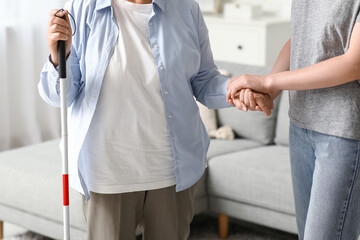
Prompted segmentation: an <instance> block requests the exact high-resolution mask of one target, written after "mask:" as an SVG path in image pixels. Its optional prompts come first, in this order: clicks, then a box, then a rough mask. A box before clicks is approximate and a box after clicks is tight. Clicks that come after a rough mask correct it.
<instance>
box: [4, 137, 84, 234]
mask: <svg viewBox="0 0 360 240" xmlns="http://www.w3.org/2000/svg"><path fill="white" fill-rule="evenodd" d="M59 142H60V140H54V141H49V142H45V143H41V144H36V145H33V146H29V147H24V148H19V149H14V150H10V151H5V152H1V153H0V176H2V178H1V181H0V189H1V190H2V191H1V194H0V203H1V204H4V205H7V206H9V207H13V208H15V209H17V210H20V211H25V212H28V213H30V214H34V215H37V216H42V217H44V218H47V219H49V220H52V221H56V222H60V223H61V222H62V218H63V212H62V211H63V210H62V204H63V202H62V174H61V154H60V149H59ZM70 224H71V225H72V226H73V227H75V228H78V229H82V230H85V222H84V215H83V212H82V206H81V195H80V193H78V192H77V191H74V190H72V189H70Z"/></svg>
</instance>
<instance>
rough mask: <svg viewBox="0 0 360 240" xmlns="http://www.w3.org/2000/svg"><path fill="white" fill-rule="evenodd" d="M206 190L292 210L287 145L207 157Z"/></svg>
mask: <svg viewBox="0 0 360 240" xmlns="http://www.w3.org/2000/svg"><path fill="white" fill-rule="evenodd" d="M208 193H209V195H212V196H216V197H220V198H225V199H229V200H232V201H237V202H241V203H246V204H250V205H253V206H258V207H263V208H267V209H272V210H275V211H280V212H284V213H288V214H295V210H294V201H293V194H292V184H291V173H290V160H289V149H288V148H287V147H284V146H265V147H260V148H254V149H249V150H245V151H239V152H234V153H230V154H226V155H220V156H217V157H214V158H212V159H210V161H209V168H208Z"/></svg>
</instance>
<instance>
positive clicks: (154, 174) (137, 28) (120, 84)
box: [83, 0, 175, 194]
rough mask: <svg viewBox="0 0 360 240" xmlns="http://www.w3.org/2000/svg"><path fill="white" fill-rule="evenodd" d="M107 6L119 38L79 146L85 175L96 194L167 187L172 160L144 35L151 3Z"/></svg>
mask: <svg viewBox="0 0 360 240" xmlns="http://www.w3.org/2000/svg"><path fill="white" fill-rule="evenodd" d="M112 4H113V8H114V13H115V17H116V20H117V23H118V27H119V38H118V42H117V44H116V47H115V50H114V54H113V56H112V57H111V59H110V62H109V65H108V68H107V71H106V74H105V77H104V80H103V84H102V88H101V92H100V97H99V100H98V103H97V106H96V111H95V115H94V117H93V119H92V122H91V125H90V129H89V132H88V134H87V136H86V139H85V141H87V144H84V145H83V146H87V147H85V148H84V149H83V153H84V154H86V173H85V174H86V176H84V178H87V180H88V182H89V186H88V187H89V190H90V191H92V192H97V193H109V194H110V193H124V192H135V191H145V190H153V189H159V188H165V187H169V186H172V185H175V173H174V160H173V159H174V158H173V152H172V148H171V144H170V137H169V132H168V129H167V124H166V119H165V109H164V103H163V101H162V96H161V91H160V80H159V76H158V72H157V67H156V63H155V59H154V57H153V54H152V49H151V46H150V39H149V31H148V22H149V18H150V14H151V12H152V4H134V3H131V2H128V1H126V0H113V2H112Z"/></svg>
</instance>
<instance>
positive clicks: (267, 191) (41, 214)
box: [0, 69, 296, 240]
mask: <svg viewBox="0 0 360 240" xmlns="http://www.w3.org/2000/svg"><path fill="white" fill-rule="evenodd" d="M264 71H265V70H264ZM245 72H246V70H245ZM247 72H250V73H251V69H250V70H249V71H247ZM275 105H276V109H275V110H274V112H273V114H272V116H271V117H270V118H267V117H265V115H264V114H263V113H259V112H249V113H244V112H240V111H238V110H236V109H235V108H232V109H223V110H218V111H217V117H218V123H219V125H227V126H230V127H232V128H233V130H234V132H235V134H236V136H237V137H236V139H235V140H211V144H210V148H209V152H208V160H209V162H208V169H207V172H206V174H205V175H204V177H203V178H202V179H201V181H200V184H199V188H198V192H197V196H196V202H195V209H196V213H201V212H205V211H210V212H212V213H219V214H221V215H220V216H221V219H222V220H221V221H223V219H225V222H222V223H221V224H220V225H221V226H222V228H225V229H220V231H221V232H223V233H224V232H225V235H226V224H227V223H226V219H227V216H229V217H232V218H236V219H241V220H244V221H248V222H252V223H256V224H260V225H264V226H268V227H271V228H275V229H280V230H283V231H286V232H291V233H296V224H295V211H294V203H293V197H292V186H291V175H290V163H289V153H288V125H289V123H288V116H287V112H288V97H287V96H286V95H285V96H284V95H283V96H282V97H281V99H280V104H279V100H277V102H276V104H275ZM58 144H59V140H53V141H49V142H44V143H41V144H37V145H34V146H28V147H24V148H20V149H15V150H10V151H6V152H2V153H0V176H1V181H0V189H1V194H0V220H2V221H5V222H10V223H14V224H17V225H19V226H22V227H24V228H26V229H29V230H32V231H34V232H38V233H40V234H43V235H45V236H48V237H51V238H54V239H62V185H61V184H62V176H61V158H60V152H59V148H58ZM70 221H71V236H72V237H71V239H74V240H77V239H79V240H80V239H85V231H86V230H85V224H84V217H83V212H82V207H81V198H80V194H79V193H77V192H75V191H74V190H71V191H70Z"/></svg>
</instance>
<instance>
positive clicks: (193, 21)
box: [39, 0, 271, 240]
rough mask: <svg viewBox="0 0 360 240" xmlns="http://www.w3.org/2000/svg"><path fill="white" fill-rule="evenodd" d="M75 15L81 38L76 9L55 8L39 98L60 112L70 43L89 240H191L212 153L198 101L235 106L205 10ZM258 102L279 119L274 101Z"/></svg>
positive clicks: (79, 181) (107, 4) (186, 4)
mask: <svg viewBox="0 0 360 240" xmlns="http://www.w3.org/2000/svg"><path fill="white" fill-rule="evenodd" d="M67 9H68V11H69V13H71V14H72V15H73V17H74V20H75V23H76V26H77V31H76V34H75V35H74V36H73V37H72V36H71V32H72V31H71V26H70V21H69V17H68V12H67V11H65V12H58V11H57V10H53V11H51V13H50V23H49V28H48V45H49V49H50V53H51V55H50V57H49V60H48V62H47V63H46V64H45V66H44V68H43V71H42V73H41V80H40V83H39V91H40V95H41V96H42V97H43V99H44V100H45V101H46V102H48V103H49V104H51V105H53V106H59V79H58V73H57V70H56V67H57V65H58V62H57V61H58V60H57V59H58V56H57V42H58V40H64V41H66V43H67V56H68V58H67V68H68V86H67V99H68V103H69V107H71V115H70V119H69V160H70V164H69V170H70V185H71V186H72V187H73V188H75V189H76V190H78V191H79V192H80V193H82V194H83V208H84V213H85V219H86V222H87V228H88V239H95V240H99V239H106V240H115V239H116V240H118V239H126V240H129V239H135V229H136V227H137V226H138V225H141V226H142V228H143V237H144V238H145V239H150V240H151V239H154V240H161V239H164V240H169V239H171V240H175V239H181V240H183V239H187V237H188V236H189V224H190V222H191V220H192V217H193V214H194V209H193V201H194V195H195V190H196V183H197V181H198V180H199V179H200V178H201V176H202V175H203V173H204V170H205V167H206V152H207V148H208V146H209V138H208V135H207V134H206V130H205V128H204V125H203V124H202V121H201V119H200V115H199V111H198V107H197V105H196V103H195V101H194V96H195V97H196V99H197V100H198V101H200V102H201V103H203V104H204V105H206V106H207V107H209V108H222V107H228V106H229V104H228V103H226V92H227V91H226V86H227V84H228V78H227V77H225V76H222V75H220V73H219V72H218V70H217V68H216V66H215V64H214V61H213V57H212V54H211V50H210V44H209V38H208V33H207V28H206V26H205V23H204V20H203V17H202V15H201V12H200V9H199V6H198V4H197V3H196V2H195V1H193V0H182V1H179V0H154V1H153V2H152V1H151V0H137V1H126V0H112V1H111V0H97V1H93V0H72V1H70V2H68V4H67ZM57 12H58V13H57ZM55 15H56V16H55ZM62 16H65V20H63V19H61V18H59V17H62ZM73 27H74V26H73ZM256 97H257V98H256V99H257V104H258V105H260V106H257V108H258V109H259V108H261V110H265V111H267V113H269V111H270V108H271V101H269V100H270V98H269V97H268V96H265V95H260V94H258V95H257V96H256Z"/></svg>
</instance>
